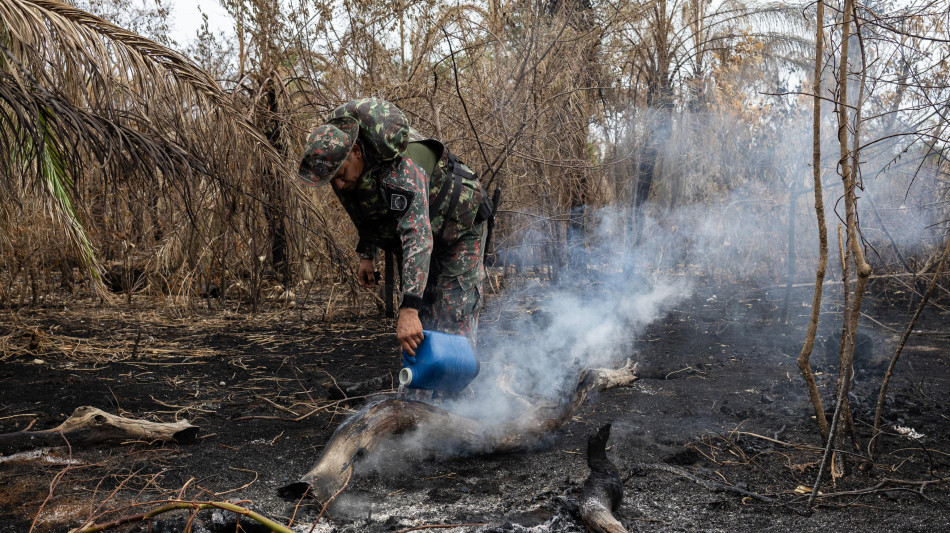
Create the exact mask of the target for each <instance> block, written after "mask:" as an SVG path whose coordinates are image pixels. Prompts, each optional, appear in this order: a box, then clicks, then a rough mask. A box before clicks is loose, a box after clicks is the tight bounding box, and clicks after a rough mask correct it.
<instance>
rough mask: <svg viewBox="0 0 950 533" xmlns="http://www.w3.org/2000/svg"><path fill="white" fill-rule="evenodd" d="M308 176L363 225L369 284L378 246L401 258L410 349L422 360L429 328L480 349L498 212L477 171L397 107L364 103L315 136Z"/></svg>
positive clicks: (337, 113) (405, 342)
mask: <svg viewBox="0 0 950 533" xmlns="http://www.w3.org/2000/svg"><path fill="white" fill-rule="evenodd" d="M299 176H300V178H301V179H302V180H303V181H304V182H305V183H307V184H308V185H314V186H317V185H324V184H326V183H330V184H331V185H332V186H333V191H334V192H335V193H336V196H337V198H338V199H339V200H340V203H341V204H342V205H343V208H344V209H345V210H346V212H347V214H348V215H349V216H350V219H351V220H352V221H353V224H354V225H355V226H356V229H357V232H358V234H359V244H358V245H357V247H356V252H357V254H358V255H359V256H360V264H359V269H358V272H357V274H358V278H359V281H360V284H362V285H363V286H364V287H375V286H376V279H375V270H376V268H375V256H376V250H377V248H381V249H383V250H386V251H389V252H392V253H393V254H394V255H395V256H396V257H398V258H399V266H400V277H401V280H402V287H401V288H402V297H401V301H400V305H399V319H398V323H397V326H396V337H397V338H398V340H399V343H400V345H401V346H402V349H403V350H404V351H406V352H407V353H409V354H410V355H415V351H414V350H415V348H416V347H418V345H419V343H420V342H422V339H423V334H422V330H423V328H425V329H428V330H435V331H441V332H444V333H452V334H456V335H465V336H466V337H468V339H469V341H470V342H471V343H472V345H473V346H474V344H475V333H476V329H477V326H478V311H479V309H480V308H481V290H482V280H483V279H484V266H483V263H482V257H483V248H484V244H485V233H486V222H485V219H486V218H487V217H488V216H490V206H489V210H488V211H486V208H485V206H484V205H483V203H484V202H483V200H484V196H485V193H484V189H482V187H481V185H480V184H479V183H478V179H477V177H476V176H475V173H474V172H472V170H471V169H469V168H468V167H467V166H465V165H464V164H462V163H461V162H459V161H458V160H457V159H455V157H454V156H453V155H452V154H451V153H450V152H449V151H448V150H446V149H445V148H444V146H442V144H441V143H439V142H438V141H435V140H432V139H425V138H424V137H422V136H421V135H419V134H418V132H416V131H415V130H413V129H412V128H410V127H409V125H408V121H407V120H406V117H405V115H404V114H403V112H402V111H401V110H399V108H397V107H396V106H394V105H393V104H391V103H389V102H386V101H385V100H380V99H377V98H364V99H361V100H355V101H352V102H348V103H346V104H344V105H342V106H340V107H338V108H337V109H335V110H334V111H333V112H332V113H330V116H329V117H328V119H327V122H326V123H325V124H324V125H322V126H320V127H318V128H317V129H315V130H314V131H313V132H312V133H311V134H310V136H309V138H308V139H307V145H306V148H305V151H304V158H303V161H302V162H301V164H300V171H299ZM480 208H481V209H480Z"/></svg>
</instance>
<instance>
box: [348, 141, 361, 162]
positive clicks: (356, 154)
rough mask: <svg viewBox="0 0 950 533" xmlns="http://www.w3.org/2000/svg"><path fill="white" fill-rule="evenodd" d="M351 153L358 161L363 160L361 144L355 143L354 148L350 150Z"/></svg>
mask: <svg viewBox="0 0 950 533" xmlns="http://www.w3.org/2000/svg"><path fill="white" fill-rule="evenodd" d="M350 153H351V154H353V157H355V158H357V159H363V148H362V147H360V143H353V148H352V149H351V150H350Z"/></svg>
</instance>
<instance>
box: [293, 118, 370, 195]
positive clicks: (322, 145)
mask: <svg viewBox="0 0 950 533" xmlns="http://www.w3.org/2000/svg"><path fill="white" fill-rule="evenodd" d="M358 134H359V123H358V122H357V121H356V120H355V119H353V118H351V117H337V118H334V119H332V120H330V121H329V122H327V123H326V124H324V125H322V126H320V127H319V128H317V129H315V130H313V132H312V133H311V134H310V137H308V138H307V145H306V146H305V147H304V155H303V160H302V161H301V162H300V169H299V170H298V171H297V175H298V176H299V177H300V179H301V180H303V182H304V183H306V184H307V185H311V186H318V185H326V184H327V183H329V182H330V178H331V177H333V174H335V173H336V171H337V170H339V168H340V166H341V165H343V162H344V161H346V157H347V156H348V155H350V150H352V149H353V144H354V143H355V142H356V138H357V135H358Z"/></svg>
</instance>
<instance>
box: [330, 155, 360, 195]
mask: <svg viewBox="0 0 950 533" xmlns="http://www.w3.org/2000/svg"><path fill="white" fill-rule="evenodd" d="M362 173H363V151H362V150H361V149H360V145H359V144H356V145H354V146H353V149H352V150H350V155H348V156H346V161H344V162H343V164H342V165H340V168H339V169H337V171H336V174H334V175H333V177H332V178H330V185H332V186H333V189H334V190H337V191H352V190H353V189H355V188H356V184H357V183H358V182H359V180H360V175H361V174H362Z"/></svg>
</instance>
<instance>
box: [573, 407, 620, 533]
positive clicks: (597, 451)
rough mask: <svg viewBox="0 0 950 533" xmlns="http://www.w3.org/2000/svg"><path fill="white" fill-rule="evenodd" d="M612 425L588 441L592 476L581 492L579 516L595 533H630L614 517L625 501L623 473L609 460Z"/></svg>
mask: <svg viewBox="0 0 950 533" xmlns="http://www.w3.org/2000/svg"><path fill="white" fill-rule="evenodd" d="M609 438H610V424H607V425H605V426H603V427H601V428H600V430H599V431H598V432H597V433H595V434H594V435H592V436H591V437H590V438H589V439H588V440H587V466H589V467H590V475H589V476H587V479H586V480H585V481H584V489H583V491H582V492H581V500H580V514H581V519H583V520H584V523H585V524H587V528H588V529H589V530H590V531H593V532H595V533H627V529H626V528H625V527H623V524H621V523H620V521H619V520H617V518H616V517H615V516H614V513H615V512H617V510H618V509H619V508H620V502H621V501H622V500H623V481H622V480H621V479H620V471H618V470H617V467H616V466H615V465H614V464H613V463H612V462H611V461H610V459H608V458H607V440H608V439H609Z"/></svg>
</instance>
